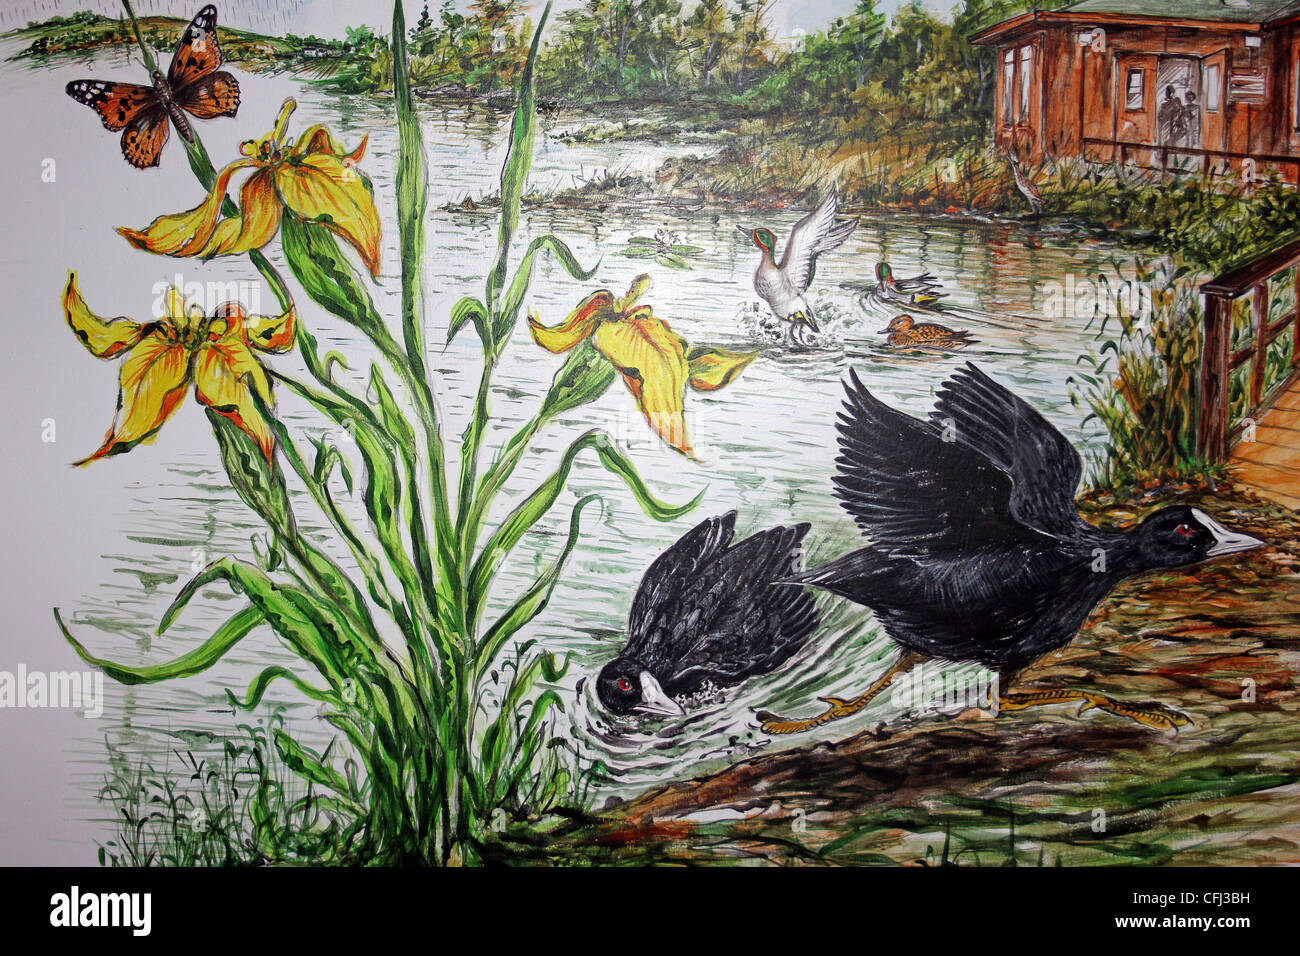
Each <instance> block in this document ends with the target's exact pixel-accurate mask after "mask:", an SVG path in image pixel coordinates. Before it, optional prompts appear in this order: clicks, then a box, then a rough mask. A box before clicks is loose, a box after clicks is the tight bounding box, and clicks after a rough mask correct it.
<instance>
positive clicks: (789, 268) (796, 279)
mask: <svg viewBox="0 0 1300 956" xmlns="http://www.w3.org/2000/svg"><path fill="white" fill-rule="evenodd" d="M838 210H839V197H838V196H837V195H836V193H835V186H834V185H832V186H831V188H830V189H829V190H827V193H826V198H825V199H824V200H822V204H821V205H820V206H818V207H817V208H816V209H815V210H813V211H812V212H810V213H809V214H808V215H806V216H804V217H803V218H802V219H800V220H799V221H798V222H797V223H795V226H794V228H793V229H791V230H790V238H789V240H787V242H786V244H785V253H784V254H783V255H782V256H781V262H780V264H779V265H778V264H777V261H776V236H775V235H773V234H772V232H771V230H769V229H747V228H745V227H744V226H737V227H736V228H737V229H739V230H740V231H741V232H742V233H743V234H744V235H746V236H748V237H749V239H750V241H752V242H753V243H754V245H756V246H758V248H759V249H761V250H762V251H763V258H762V259H761V260H760V261H759V263H758V269H757V270H755V272H754V291H755V292H757V293H758V295H759V297H760V298H761V299H762V300H763V301H764V302H766V303H767V304H768V307H769V308H770V309H771V310H772V313H773V314H774V315H775V316H776V317H777V318H778V319H781V320H782V321H785V322H789V323H790V326H791V335H792V336H793V337H794V339H795V341H798V342H803V341H804V326H807V327H808V328H809V329H812V331H814V332H819V331H821V329H820V328H818V326H817V317H816V316H815V315H813V311H812V309H811V308H810V307H809V306H808V302H807V300H805V299H804V293H805V292H807V291H808V286H809V284H811V282H812V280H813V275H814V274H815V273H816V271H817V257H818V256H819V255H821V254H822V253H823V252H830V251H831V250H833V249H837V248H839V246H841V245H842V244H843V243H844V240H846V239H848V238H849V236H850V235H852V233H853V230H854V229H856V228H857V227H858V220H857V218H856V217H855V218H853V219H851V220H849V221H848V222H841V223H837V222H836V221H835V216H836V213H837V212H838Z"/></svg>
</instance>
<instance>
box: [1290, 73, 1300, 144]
mask: <svg viewBox="0 0 1300 956" xmlns="http://www.w3.org/2000/svg"><path fill="white" fill-rule="evenodd" d="M1291 75H1292V76H1294V77H1295V103H1294V104H1293V107H1292V110H1291V112H1292V113H1293V114H1294V117H1293V123H1294V124H1295V128H1296V129H1298V130H1300V57H1297V58H1296V61H1295V64H1294V65H1293V66H1292V67H1291Z"/></svg>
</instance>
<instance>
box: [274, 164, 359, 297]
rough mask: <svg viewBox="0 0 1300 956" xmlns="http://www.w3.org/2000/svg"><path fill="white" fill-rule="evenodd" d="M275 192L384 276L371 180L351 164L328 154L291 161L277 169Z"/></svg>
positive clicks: (286, 204)
mask: <svg viewBox="0 0 1300 956" xmlns="http://www.w3.org/2000/svg"><path fill="white" fill-rule="evenodd" d="M275 186H276V189H277V190H278V191H279V193H280V198H281V199H282V200H283V201H284V205H285V206H286V207H287V208H288V209H290V210H291V211H292V212H293V213H294V214H296V215H298V216H301V217H302V218H303V219H307V220H309V221H312V222H317V223H320V224H321V225H323V226H325V227H326V228H328V229H329V230H331V231H332V232H334V233H336V234H337V235H338V236H339V237H340V238H342V239H344V240H345V241H347V242H348V243H350V244H351V245H352V246H353V248H355V249H356V250H357V252H358V253H359V254H360V255H361V259H362V261H364V262H365V264H366V268H367V269H368V270H369V271H370V274H371V275H372V276H376V277H377V276H378V275H379V236H380V228H381V227H380V223H379V211H378V210H377V209H376V208H375V199H374V196H373V195H372V194H371V188H370V180H369V179H367V178H366V176H365V174H364V173H362V172H361V171H360V170H358V169H357V168H356V167H355V165H354V164H353V163H352V161H351V160H346V159H344V158H342V157H339V156H335V155H332V154H330V153H325V152H315V153H310V154H307V155H305V156H303V157H301V158H300V159H297V160H289V161H287V162H284V163H281V164H280V165H278V166H276V168H275Z"/></svg>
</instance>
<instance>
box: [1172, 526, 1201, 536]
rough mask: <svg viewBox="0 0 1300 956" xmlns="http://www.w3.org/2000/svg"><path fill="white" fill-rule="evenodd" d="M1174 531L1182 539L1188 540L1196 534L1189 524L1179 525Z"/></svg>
mask: <svg viewBox="0 0 1300 956" xmlns="http://www.w3.org/2000/svg"><path fill="white" fill-rule="evenodd" d="M1174 530H1175V531H1177V532H1178V533H1179V534H1181V535H1182V536H1183V537H1184V538H1190V537H1191V536H1192V535H1194V534H1196V530H1195V529H1194V528H1193V527H1192V526H1191V525H1189V524H1180V525H1179V526H1178V527H1177V528H1175V529H1174Z"/></svg>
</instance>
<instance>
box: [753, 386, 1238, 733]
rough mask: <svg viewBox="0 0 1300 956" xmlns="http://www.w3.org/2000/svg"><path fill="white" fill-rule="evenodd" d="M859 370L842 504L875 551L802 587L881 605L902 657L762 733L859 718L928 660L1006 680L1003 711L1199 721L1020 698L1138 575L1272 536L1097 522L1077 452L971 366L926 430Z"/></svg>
mask: <svg viewBox="0 0 1300 956" xmlns="http://www.w3.org/2000/svg"><path fill="white" fill-rule="evenodd" d="M850 375H851V379H850V381H849V382H846V383H845V391H846V398H845V401H844V408H843V411H841V413H840V415H839V422H838V426H837V427H838V430H839V433H840V439H839V444H840V456H839V458H838V459H837V464H838V474H837V475H836V476H835V478H834V485H835V495H836V497H838V498H839V500H840V504H841V505H842V506H843V507H844V509H845V510H846V511H848V513H849V514H850V515H852V516H853V519H854V521H856V522H857V525H858V528H859V529H860V530H861V531H862V533H863V534H864V535H865V536H866V537H867V539H868V540H869V541H870V544H868V545H867V547H865V548H861V549H860V550H857V551H854V552H852V553H850V554H846V555H844V556H843V557H842V558H839V559H837V560H835V561H832V562H831V563H830V564H827V565H823V566H822V567H819V568H815V569H813V570H810V571H807V572H805V573H804V574H801V575H795V576H794V577H793V578H792V580H797V581H800V582H803V583H804V584H808V585H812V586H815V587H819V588H823V589H825V590H827V591H831V592H832V593H834V594H838V595H841V596H842V597H846V598H848V599H849V600H851V601H855V602H857V603H858V604H863V605H865V606H867V607H869V608H871V610H873V611H874V612H875V613H876V617H877V618H878V619H879V620H880V622H881V624H882V625H883V626H884V629H885V632H886V633H887V634H888V635H889V637H890V638H891V639H892V640H893V641H894V643H895V644H897V645H898V646H899V648H900V649H901V650H902V652H903V653H902V655H901V656H900V657H899V658H898V660H897V661H896V662H895V663H894V664H893V665H892V666H891V667H890V668H889V670H887V671H886V672H885V674H884V675H883V676H882V677H881V678H880V679H878V680H877V681H876V682H875V684H873V685H872V686H871V687H870V688H869V689H868V690H867V691H866V692H865V693H863V694H861V695H859V696H857V697H854V698H852V699H849V700H845V699H841V698H836V697H824V698H822V700H823V701H825V702H826V703H827V704H828V705H829V707H828V708H827V710H826V711H825V712H824V713H822V714H819V715H817V716H815V717H812V718H809V719H806V720H788V719H783V718H780V717H776V716H774V715H771V714H767V713H760V714H759V719H760V720H762V721H763V729H764V730H765V731H766V732H768V733H774V734H786V733H795V732H797V731H802V730H807V729H809V728H812V727H816V726H819V725H820V724H824V723H827V722H829V721H833V720H839V719H840V718H843V717H848V716H849V715H851V714H854V713H857V712H858V711H859V710H861V709H862V708H863V707H865V706H866V705H867V704H868V703H869V702H870V701H871V700H872V699H873V698H875V697H876V696H877V695H879V694H880V692H881V691H882V690H884V689H885V688H886V687H888V686H889V685H890V684H891V683H892V682H893V681H894V679H895V678H896V677H898V676H899V675H900V674H902V673H903V672H905V671H906V670H908V669H909V668H910V667H912V666H913V665H915V664H916V663H917V662H919V661H921V660H923V659H926V658H934V659H938V660H944V661H968V662H969V661H973V662H977V663H979V664H982V665H983V666H984V667H987V668H989V669H990V670H993V671H995V672H996V673H997V675H998V686H999V687H1000V688H1001V689H1002V692H1001V696H1000V698H999V701H998V708H999V709H1000V710H1022V709H1024V708H1026V707H1035V706H1039V705H1043V704H1057V703H1065V702H1069V701H1082V702H1083V707H1082V708H1081V709H1080V712H1081V713H1082V711H1084V710H1088V709H1091V708H1093V707H1096V708H1100V709H1101V710H1104V711H1108V712H1110V713H1112V714H1118V715H1119V716H1122V717H1129V718H1131V719H1133V720H1136V721H1138V722H1139V723H1141V724H1145V725H1146V726H1148V727H1156V728H1161V729H1168V730H1173V729H1176V728H1177V727H1179V726H1182V725H1184V724H1187V723H1190V721H1189V720H1188V718H1187V717H1186V716H1184V715H1183V714H1180V713H1178V712H1177V711H1174V710H1171V709H1169V708H1166V707H1163V706H1160V705H1158V704H1157V705H1152V706H1136V705H1132V704H1127V703H1124V702H1123V701H1119V700H1114V699H1112V698H1110V697H1106V696H1103V695H1101V694H1097V693H1092V692H1090V691H1082V690H1065V689H1063V690H1047V691H1035V692H1032V693H1008V692H1006V688H1008V687H1010V686H1011V685H1012V682H1013V681H1014V679H1015V678H1016V676H1017V675H1018V674H1019V673H1020V672H1021V671H1022V670H1024V669H1025V668H1026V667H1028V666H1029V665H1030V664H1031V663H1033V662H1034V661H1035V660H1037V659H1038V658H1039V657H1041V656H1042V655H1044V654H1046V653H1047V652H1048V651H1052V650H1055V649H1056V648H1058V647H1063V646H1064V645H1066V644H1068V643H1069V642H1070V640H1072V639H1073V637H1074V635H1075V633H1076V632H1077V631H1078V629H1079V628H1080V626H1082V624H1083V622H1084V620H1085V619H1086V618H1087V616H1088V614H1089V612H1091V611H1092V609H1093V608H1094V607H1095V606H1096V605H1097V603H1098V602H1100V601H1101V600H1102V599H1103V598H1104V597H1105V596H1106V595H1107V594H1108V593H1110V591H1111V589H1112V588H1114V587H1115V585H1117V584H1118V583H1119V582H1120V581H1122V580H1124V579H1125V578H1128V577H1131V576H1132V575H1135V574H1141V573H1142V572H1144V571H1153V570H1156V569H1160V568H1176V567H1181V566H1183V565H1189V564H1196V563H1197V562H1200V561H1205V560H1207V559H1209V558H1217V557H1221V556H1223V555H1228V554H1237V553H1239V552H1242V551H1248V550H1251V549H1253V548H1258V547H1260V546H1261V545H1262V544H1263V542H1261V541H1259V540H1257V539H1255V538H1252V537H1250V536H1249V535H1245V534H1239V533H1237V532H1234V531H1230V530H1229V529H1227V528H1225V527H1223V525H1221V524H1219V523H1218V522H1217V521H1215V520H1214V519H1213V518H1211V517H1210V516H1209V515H1207V514H1206V513H1205V512H1203V511H1201V510H1200V509H1198V508H1189V507H1186V506H1183V505H1176V506H1172V507H1166V508H1161V509H1159V510H1158V511H1155V512H1153V513H1152V514H1151V515H1149V516H1148V517H1147V518H1146V519H1145V520H1143V521H1142V523H1141V524H1139V525H1138V526H1137V527H1135V528H1132V529H1130V530H1126V531H1112V530H1106V529H1103V528H1097V527H1094V526H1092V525H1090V524H1088V523H1086V522H1085V521H1084V520H1083V519H1082V518H1080V517H1079V513H1078V510H1077V509H1076V507H1075V504H1074V493H1075V489H1076V488H1077V487H1078V484H1079V478H1080V476H1081V474H1082V471H1083V467H1082V461H1081V460H1080V458H1079V454H1078V452H1076V451H1075V450H1074V448H1073V447H1072V446H1071V445H1070V443H1069V441H1068V440H1067V439H1066V438H1065V436H1064V435H1062V434H1061V433H1060V432H1059V431H1057V430H1056V429H1055V428H1054V427H1053V426H1052V425H1051V424H1049V423H1048V422H1047V420H1046V419H1044V418H1043V417H1042V416H1041V415H1040V414H1039V413H1038V412H1036V411H1035V410H1034V409H1033V408H1031V407H1030V406H1029V405H1028V404H1026V403H1025V402H1024V401H1022V400H1021V399H1020V398H1018V397H1017V396H1015V395H1014V394H1012V393H1011V392H1010V391H1008V390H1007V389H1006V388H1004V387H1002V386H1001V385H999V384H998V383H997V382H995V381H993V380H992V379H991V378H989V377H988V376H987V375H985V374H984V373H983V372H981V371H980V370H979V369H977V368H976V367H975V366H974V365H973V364H970V363H967V364H966V366H965V367H964V368H963V369H961V370H959V371H958V372H956V373H955V374H954V375H953V376H952V377H951V378H950V379H949V380H948V381H947V382H945V383H944V385H943V387H942V388H941V389H940V390H939V394H938V397H937V401H936V403H935V407H934V410H933V411H932V412H931V413H930V418H929V420H928V421H926V420H921V419H917V418H913V417H912V416H910V415H906V414H904V413H902V412H899V411H896V410H895V409H892V408H890V407H889V406H887V405H885V404H883V403H882V402H880V401H879V400H878V399H876V398H875V397H874V396H873V395H872V394H871V393H870V392H869V391H868V390H867V389H866V387H865V386H863V384H862V383H861V382H860V381H859V380H858V377H857V374H856V373H853V372H851V373H850Z"/></svg>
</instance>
